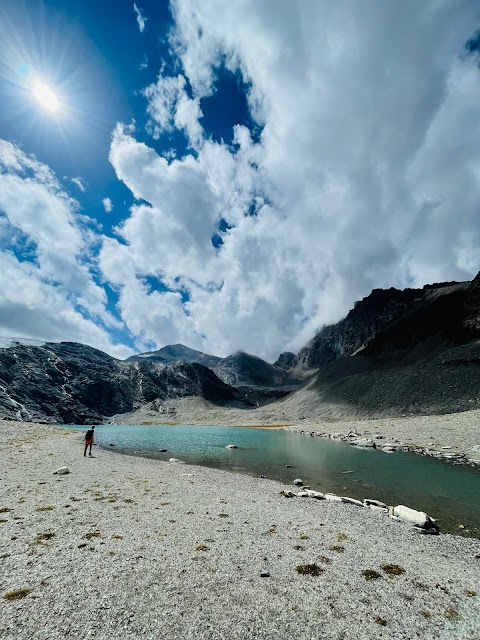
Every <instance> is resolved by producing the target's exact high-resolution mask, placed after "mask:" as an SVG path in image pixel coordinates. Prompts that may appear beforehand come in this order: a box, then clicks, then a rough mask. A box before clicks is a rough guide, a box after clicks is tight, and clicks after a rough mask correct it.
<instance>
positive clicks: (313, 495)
mask: <svg viewBox="0 0 480 640" xmlns="http://www.w3.org/2000/svg"><path fill="white" fill-rule="evenodd" d="M302 493H306V494H307V498H316V499H317V500H324V499H325V494H324V493H321V492H320V491H313V489H304V490H303V492H302Z"/></svg>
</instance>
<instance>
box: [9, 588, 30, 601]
mask: <svg viewBox="0 0 480 640" xmlns="http://www.w3.org/2000/svg"><path fill="white" fill-rule="evenodd" d="M31 592H32V590H31V589H16V590H15V591H7V593H4V594H3V596H2V597H3V599H4V600H20V599H21V598H26V596H28V594H29V593H31Z"/></svg>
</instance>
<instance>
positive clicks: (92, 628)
mask: <svg viewBox="0 0 480 640" xmlns="http://www.w3.org/2000/svg"><path fill="white" fill-rule="evenodd" d="M3 427H4V443H5V444H4V447H3V449H2V450H1V451H0V459H1V462H2V464H1V465H0V469H1V471H0V474H1V476H2V479H5V480H6V482H4V483H2V485H1V489H0V508H1V509H2V513H0V518H1V519H2V520H4V522H2V523H1V524H0V540H1V546H2V552H1V554H0V555H1V562H2V568H3V572H2V573H1V574H0V595H1V596H2V599H0V623H1V624H2V627H1V628H2V630H3V632H4V634H5V635H4V637H5V638H6V640H14V639H15V640H18V638H27V637H28V638H33V639H37V638H38V639H40V638H41V639H43V640H46V639H47V638H54V637H62V638H63V637H69V638H73V639H75V640H77V639H78V640H84V638H88V637H95V638H100V639H101V640H113V639H114V638H117V637H118V635H119V634H120V635H121V636H122V637H123V638H125V639H128V640H130V639H131V640H133V639H134V638H135V639H137V638H139V637H141V638H151V639H152V640H153V639H154V638H157V637H158V634H159V633H160V634H161V637H162V638H166V639H170V638H171V639H172V640H173V638H179V637H181V638H189V639H190V638H192V640H193V638H201V639H203V638H205V639H207V638H208V639H212V640H213V639H220V638H229V639H230V638H232V639H233V640H240V639H242V640H243V639H245V638H247V639H248V638H257V639H261V640H278V638H279V637H289V638H292V640H307V638H311V637H322V638H326V639H330V638H331V639H332V640H333V639H335V640H338V639H339V638H343V639H344V640H354V639H355V640H370V639H371V638H372V637H382V638H385V639H390V638H391V639H392V640H393V638H395V639H398V638H405V639H407V638H411V637H414V636H416V635H421V637H423V638H426V639H429V638H432V639H433V638H438V639H439V640H447V639H448V640H455V639H458V640H460V639H462V640H463V639H465V640H466V639H467V638H469V637H471V636H473V635H474V634H475V633H478V632H479V631H480V596H479V595H478V594H477V593H476V590H477V589H478V571H479V567H480V541H478V540H475V539H472V538H462V537H456V536H452V535H449V534H442V535H440V536H422V535H419V534H418V533H416V532H414V531H412V529H411V528H410V527H408V526H406V525H402V524H401V523H398V522H394V521H392V520H391V519H389V518H385V517H384V516H382V515H381V514H377V513H375V512H373V511H370V510H368V509H357V508H356V507H354V506H349V505H345V504H338V503H335V502H327V501H321V502H317V501H313V500H300V499H294V500H287V499H285V498H283V497H281V496H280V495H279V491H280V490H281V489H282V487H284V485H282V484H280V483H277V482H275V481H272V480H267V479H265V480H262V479H259V478H253V477H250V476H243V475H242V476H240V475H238V474H233V473H231V472H227V471H220V470H216V469H211V468H205V467H197V466H193V465H178V464H175V463H165V462H160V461H158V460H149V459H147V458H141V457H135V456H125V455H122V454H119V453H117V452H115V455H112V454H113V453H114V452H110V451H108V450H104V449H100V448H99V447H95V450H94V457H93V458H92V459H89V458H88V457H87V458H86V459H85V458H83V455H82V453H83V443H82V441H83V438H82V435H83V434H81V433H78V432H75V431H73V430H67V429H65V430H62V429H58V430H57V429H53V430H52V429H51V427H49V426H46V425H35V424H32V423H4V424H3ZM64 465H66V466H68V467H69V468H70V473H69V474H68V475H64V476H55V475H52V472H53V471H54V470H55V469H56V468H58V467H60V466H64ZM287 488H291V487H287ZM9 509H10V510H9ZM309 563H314V564H316V566H317V567H318V568H319V572H320V574H321V575H318V576H316V577H313V576H309V575H301V574H299V573H298V572H297V571H296V567H298V566H301V565H305V564H307V565H308V564H309ZM389 564H395V565H398V566H399V567H401V569H402V571H404V573H399V574H398V575H392V576H389V575H388V574H386V573H385V569H382V566H387V565H389ZM399 571H400V570H399ZM261 572H267V573H268V574H269V575H268V576H266V577H261ZM364 572H368V573H367V574H364ZM377 574H378V576H377ZM366 575H368V576H370V575H372V576H375V578H374V579H367V578H366ZM21 589H25V590H29V589H30V590H31V591H28V593H26V594H25V597H23V598H21V599H20V598H19V599H18V600H5V599H4V598H5V594H8V593H15V592H16V591H17V592H18V591H20V590H21ZM52 614H53V615H52Z"/></svg>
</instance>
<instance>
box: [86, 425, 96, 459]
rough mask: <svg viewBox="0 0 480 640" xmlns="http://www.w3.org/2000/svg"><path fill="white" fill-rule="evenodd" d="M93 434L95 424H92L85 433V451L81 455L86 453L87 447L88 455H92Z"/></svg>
mask: <svg viewBox="0 0 480 640" xmlns="http://www.w3.org/2000/svg"><path fill="white" fill-rule="evenodd" d="M94 435H95V425H93V424H92V428H91V429H89V430H88V431H87V433H86V434H85V451H84V452H83V455H84V456H86V455H87V449H88V447H90V453H89V454H88V455H89V456H90V457H91V456H92V444H93V437H94Z"/></svg>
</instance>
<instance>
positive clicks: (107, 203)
mask: <svg viewBox="0 0 480 640" xmlns="http://www.w3.org/2000/svg"><path fill="white" fill-rule="evenodd" d="M102 204H103V208H104V209H105V213H111V212H112V211H113V202H112V201H111V200H110V198H104V199H103V200H102Z"/></svg>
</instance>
